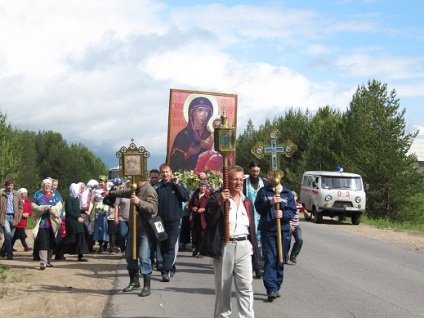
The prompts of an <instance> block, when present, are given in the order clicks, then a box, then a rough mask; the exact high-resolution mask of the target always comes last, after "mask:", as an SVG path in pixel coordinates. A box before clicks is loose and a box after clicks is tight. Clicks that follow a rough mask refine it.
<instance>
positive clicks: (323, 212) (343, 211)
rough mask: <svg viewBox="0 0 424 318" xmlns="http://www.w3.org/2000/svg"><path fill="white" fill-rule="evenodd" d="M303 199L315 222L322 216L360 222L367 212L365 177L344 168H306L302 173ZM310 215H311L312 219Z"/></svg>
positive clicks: (301, 198)
mask: <svg viewBox="0 0 424 318" xmlns="http://www.w3.org/2000/svg"><path fill="white" fill-rule="evenodd" d="M299 199H300V202H301V203H302V204H303V205H304V207H305V208H306V210H308V211H309V212H312V217H313V218H314V221H315V223H322V217H323V216H330V217H335V216H337V217H339V220H344V219H345V218H346V217H351V220H352V224H354V225H358V224H359V223H360V220H361V215H362V214H363V213H364V212H365V204H366V196H365V188H364V184H363V182H362V177H361V176H360V175H359V174H355V173H348V172H343V171H307V172H305V173H304V174H303V178H302V185H301V189H300V196H299ZM312 217H311V218H312Z"/></svg>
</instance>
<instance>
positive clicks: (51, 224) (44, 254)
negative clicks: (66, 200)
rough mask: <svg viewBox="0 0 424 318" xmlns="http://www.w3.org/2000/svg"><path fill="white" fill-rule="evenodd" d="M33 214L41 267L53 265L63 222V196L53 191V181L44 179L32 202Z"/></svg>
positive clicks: (42, 268)
mask: <svg viewBox="0 0 424 318" xmlns="http://www.w3.org/2000/svg"><path fill="white" fill-rule="evenodd" d="M31 208H32V216H33V217H34V219H35V224H36V226H35V228H34V230H33V232H34V237H35V241H36V242H35V243H36V244H37V246H38V255H39V258H40V269H41V270H44V269H46V267H53V265H52V264H51V263H50V261H51V259H52V254H53V248H54V244H55V237H56V234H57V231H58V229H59V226H60V224H61V220H60V213H61V211H62V198H61V197H60V196H58V195H56V193H55V192H54V191H52V181H51V180H50V179H44V180H43V181H42V182H41V189H40V190H38V191H37V192H36V193H35V194H34V197H33V198H32V202H31Z"/></svg>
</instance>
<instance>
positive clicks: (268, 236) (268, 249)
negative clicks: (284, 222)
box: [261, 230, 291, 294]
mask: <svg viewBox="0 0 424 318" xmlns="http://www.w3.org/2000/svg"><path fill="white" fill-rule="evenodd" d="M281 234H282V243H283V262H282V263H280V262H279V261H278V249H277V233H275V232H267V231H264V230H262V231H261V239H262V255H263V258H264V276H263V282H264V286H265V289H266V292H267V293H268V294H269V293H271V292H277V291H279V290H280V287H281V285H282V283H283V280H284V261H285V260H286V259H287V252H288V250H289V245H290V236H291V233H290V231H284V232H282V233H281Z"/></svg>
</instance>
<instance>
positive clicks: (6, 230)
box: [3, 214, 15, 256]
mask: <svg viewBox="0 0 424 318" xmlns="http://www.w3.org/2000/svg"><path fill="white" fill-rule="evenodd" d="M13 219H14V216H13V215H7V214H6V217H5V219H4V226H3V234H4V244H3V248H4V252H5V253H6V254H7V256H13V247H12V238H13V234H15V227H14V226H13Z"/></svg>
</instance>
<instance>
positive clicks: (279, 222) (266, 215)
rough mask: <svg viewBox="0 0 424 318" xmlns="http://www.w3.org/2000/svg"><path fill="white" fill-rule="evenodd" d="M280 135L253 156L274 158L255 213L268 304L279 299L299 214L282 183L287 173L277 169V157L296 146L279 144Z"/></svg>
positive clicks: (257, 148) (254, 150)
mask: <svg viewBox="0 0 424 318" xmlns="http://www.w3.org/2000/svg"><path fill="white" fill-rule="evenodd" d="M279 135H280V132H279V131H278V130H277V129H274V130H272V131H271V134H270V137H271V146H269V147H264V146H263V144H262V143H260V144H259V145H258V144H257V145H256V146H255V147H253V148H252V153H253V154H254V155H255V156H257V157H258V158H260V159H261V157H262V158H263V155H264V153H265V154H269V155H270V156H271V169H272V171H270V172H269V173H268V178H269V179H270V184H269V185H266V186H264V187H262V188H261V189H259V191H258V193H257V195H256V199H255V208H256V211H257V212H258V213H259V214H260V216H261V217H260V220H259V225H258V230H260V231H261V240H262V255H263V258H264V274H263V282H264V286H265V288H266V292H267V294H268V300H269V301H273V300H274V299H276V298H278V297H280V293H279V290H280V287H281V284H282V283H283V278H284V262H285V261H286V259H287V253H288V250H289V245H290V237H291V233H290V220H291V219H293V218H294V216H295V214H296V202H295V200H294V197H293V194H292V192H291V190H290V189H289V188H287V187H285V186H283V185H282V184H281V178H282V177H283V175H284V173H283V172H282V171H280V170H278V168H279V164H278V156H279V155H280V154H285V155H286V156H287V157H290V156H291V155H292V154H293V152H294V151H296V150H297V146H296V145H294V144H293V143H292V142H291V141H288V142H287V143H286V145H278V144H277V138H278V136H279ZM281 245H282V246H281ZM281 254H282V255H281Z"/></svg>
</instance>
